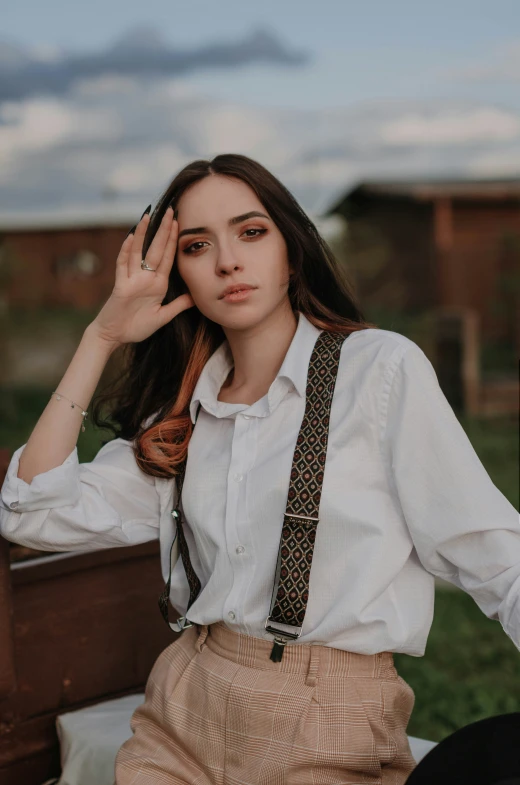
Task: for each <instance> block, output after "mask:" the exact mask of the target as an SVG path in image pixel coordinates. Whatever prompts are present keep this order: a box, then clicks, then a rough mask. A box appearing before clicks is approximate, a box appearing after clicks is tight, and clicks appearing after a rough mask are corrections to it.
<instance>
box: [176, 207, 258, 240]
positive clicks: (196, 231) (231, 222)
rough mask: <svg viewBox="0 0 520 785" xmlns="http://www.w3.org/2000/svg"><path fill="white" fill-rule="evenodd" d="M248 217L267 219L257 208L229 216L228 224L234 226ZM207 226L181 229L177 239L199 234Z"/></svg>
mask: <svg viewBox="0 0 520 785" xmlns="http://www.w3.org/2000/svg"><path fill="white" fill-rule="evenodd" d="M248 218H267V220H269V216H268V215H264V213H259V212H258V210H251V212H249V213H244V214H243V215H237V216H235V218H230V219H229V221H228V224H229V226H234V225H235V224H239V223H241V222H242V221H247V219H248ZM207 231H208V227H207V226H196V227H195V228H193V229H183V230H182V232H179V236H178V238H177V239H179V238H180V237H182V236H183V235H184V234H200V233H202V232H207Z"/></svg>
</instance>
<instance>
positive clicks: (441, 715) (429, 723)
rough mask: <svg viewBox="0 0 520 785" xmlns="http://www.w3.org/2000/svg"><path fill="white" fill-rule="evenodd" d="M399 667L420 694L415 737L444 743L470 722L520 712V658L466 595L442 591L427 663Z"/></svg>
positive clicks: (403, 661) (419, 660)
mask: <svg viewBox="0 0 520 785" xmlns="http://www.w3.org/2000/svg"><path fill="white" fill-rule="evenodd" d="M394 661H395V666H396V668H397V670H398V672H399V674H400V675H401V676H402V677H403V679H404V680H405V681H407V682H408V683H409V684H410V686H411V687H412V688H413V690H414V691H415V706H414V710H413V712H412V716H411V718H410V723H409V725H408V731H407V732H408V733H409V734H410V735H411V736H418V737H420V738H424V739H431V740H433V741H441V739H443V738H444V737H445V736H448V735H449V734H450V733H453V732H454V731H455V730H457V729H458V728H461V727H463V726H464V725H467V724H468V723H470V722H476V721H477V720H480V719H484V718H486V717H491V716H495V715H497V714H507V713H509V712H516V711H520V653H519V652H518V649H517V648H516V647H515V645H514V644H513V642H512V641H511V640H510V638H509V637H508V636H507V635H506V633H505V632H504V630H503V629H502V627H501V625H500V622H498V621H493V620H491V619H488V618H487V617H486V616H485V615H484V614H483V612H482V611H481V610H480V608H479V607H478V605H477V604H476V603H475V602H474V601H473V599H472V598H471V597H470V596H469V595H467V594H465V593H464V592H461V591H450V590H449V589H438V590H437V592H436V596H435V614H434V620H433V624H432V627H431V630H430V635H429V638H428V643H427V646H426V653H425V655H424V657H410V656H408V655H406V654H394Z"/></svg>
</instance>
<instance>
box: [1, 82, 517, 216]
mask: <svg viewBox="0 0 520 785" xmlns="http://www.w3.org/2000/svg"><path fill="white" fill-rule="evenodd" d="M519 150H520V113H515V112H513V111H509V112H505V111H503V110H501V109H498V108H497V107H494V106H492V105H486V104H480V103H476V104H473V103H466V104H464V105H462V104H461V103H460V102H454V101H452V102H443V101H438V102H431V101H419V102H418V101H411V102H407V101H396V102H389V101H381V102H379V103H378V102H372V103H370V104H367V105H361V106H354V107H351V108H345V109H334V110H331V111H327V112H324V111H323V110H316V111H314V110H297V109H294V110H289V109H278V108H269V109H267V108H261V107H255V106H249V105H248V106H244V105H241V104H240V103H239V102H232V101H227V102H226V101H220V100H218V99H216V98H214V97H207V96H205V95H203V94H199V93H198V92H197V87H196V85H194V83H193V82H192V81H190V83H189V84H188V85H187V84H186V83H185V82H183V80H182V79H178V78H171V77H169V78H165V79H152V80H147V81H144V80H143V81H141V80H137V81H135V80H133V79H130V78H128V77H126V76H117V77H115V76H102V77H96V78H93V79H91V80H84V81H82V82H81V83H78V84H77V85H75V86H73V87H71V89H70V91H69V93H68V94H67V96H61V97H57V96H48V97H43V96H38V97H28V98H26V99H23V100H20V101H16V102H14V101H11V102H4V103H3V104H2V103H0V160H1V163H2V165H1V166H0V209H1V210H3V211H6V210H18V211H26V210H37V209H42V206H43V205H45V206H46V207H48V208H51V207H54V208H56V209H59V208H63V209H64V210H65V209H66V208H67V207H68V206H70V205H73V204H75V205H78V206H83V207H84V209H85V211H88V209H90V208H92V207H93V206H94V205H98V206H99V205H103V204H110V205H111V207H113V206H118V205H119V206H120V205H124V204H125V203H128V204H132V205H135V204H138V205H140V204H142V206H143V208H144V207H145V206H146V205H147V204H148V203H149V202H151V201H152V202H153V201H155V200H156V199H157V198H158V197H159V195H160V194H161V192H162V190H163V189H164V188H165V187H166V186H167V185H168V183H169V181H170V180H171V178H172V177H173V176H174V175H175V173H176V172H177V171H179V169H180V168H182V166H184V165H185V164H187V163H188V162H189V161H191V160H193V159H195V158H211V157H213V156H214V155H217V154H218V153H228V152H238V153H243V154H245V155H249V156H251V157H252V158H254V159H256V160H258V161H260V162H261V163H262V164H264V165H265V166H266V167H267V168H269V169H270V170H271V171H272V172H273V173H274V174H275V175H276V176H277V177H279V178H280V179H281V180H282V182H284V183H285V184H286V185H287V187H288V188H289V189H290V190H291V191H292V192H293V193H294V195H295V196H296V198H297V199H298V200H299V201H300V202H301V203H302V205H303V206H304V207H305V209H307V210H309V211H311V212H318V211H320V210H325V209H326V208H327V207H328V206H329V205H330V204H331V203H332V202H333V201H334V200H335V198H336V196H337V195H338V194H340V193H341V192H344V191H345V190H347V189H348V188H349V187H351V186H353V185H354V184H355V183H356V182H358V181H359V180H361V179H363V178H371V179H373V178H400V177H414V176H417V177H426V176H443V177H444V176H453V177H457V176H465V175H467V176H476V175H477V173H479V172H486V173H487V174H488V175H489V176H492V175H493V173H494V171H495V170H494V169H493V167H494V166H495V167H496V172H497V173H498V174H499V175H500V176H507V175H518V174H520V158H519ZM132 209H133V208H132ZM141 211H142V210H141Z"/></svg>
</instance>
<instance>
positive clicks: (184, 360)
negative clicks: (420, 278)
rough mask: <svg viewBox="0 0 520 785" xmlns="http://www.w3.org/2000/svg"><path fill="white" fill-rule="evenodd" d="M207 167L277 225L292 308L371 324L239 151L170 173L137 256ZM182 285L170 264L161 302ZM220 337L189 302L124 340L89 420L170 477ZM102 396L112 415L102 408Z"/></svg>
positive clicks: (339, 324)
mask: <svg viewBox="0 0 520 785" xmlns="http://www.w3.org/2000/svg"><path fill="white" fill-rule="evenodd" d="M213 174H219V175H225V176H227V177H234V178H237V179H239V180H242V181H243V182H244V183H246V184H247V185H249V186H250V188H252V190H253V191H254V192H255V194H256V195H257V197H258V199H259V200H260V202H261V203H262V205H263V206H264V208H265V209H266V210H267V212H268V214H269V216H270V217H271V219H272V220H273V221H274V223H275V224H276V226H277V227H278V229H279V230H280V232H281V233H282V235H283V237H284V239H285V243H286V245H287V253H288V259H289V263H290V264H292V265H293V269H294V275H293V276H292V277H291V279H290V283H289V289H288V296H289V300H290V303H291V307H292V309H293V311H294V312H295V313H297V312H298V311H300V312H302V313H303V314H305V316H306V317H307V318H308V319H309V321H310V322H312V324H314V325H315V326H316V327H317V328H318V329H320V330H330V331H332V332H337V333H341V334H344V335H349V334H350V333H352V332H355V331H356V330H364V329H367V328H372V327H377V325H375V324H372V323H370V322H366V321H365V319H364V317H363V315H362V313H361V310H360V307H359V305H358V303H357V302H356V297H355V295H354V291H353V286H352V284H351V282H350V281H349V279H348V276H347V274H346V271H345V270H344V269H343V268H342V267H341V266H340V265H339V263H338V262H337V260H336V259H335V257H334V254H333V253H332V251H331V249H330V248H329V246H328V245H327V243H326V242H325V241H324V240H323V238H322V237H321V236H320V234H319V232H318V230H317V229H316V227H315V225H314V224H313V223H312V221H311V220H310V219H309V217H308V216H307V215H306V213H305V212H304V211H303V210H302V208H301V207H300V205H299V204H298V202H297V201H296V199H295V198H294V197H293V195H292V194H291V193H290V191H288V190H287V188H285V186H284V185H282V183H281V182H280V181H279V180H278V179H277V178H276V177H274V175H272V174H271V173H270V172H269V171H268V170H267V169H265V167H263V166H262V165H261V164H259V163H258V162H257V161H254V160H252V159H251V158H248V157H247V156H245V155H235V154H225V155H217V156H216V157H215V158H213V160H212V161H205V160H197V161H193V162H192V163H190V164H188V165H187V166H185V167H184V169H182V170H181V171H180V172H179V173H178V174H177V176H176V177H175V178H174V179H173V180H172V182H171V183H170V185H169V186H168V187H167V188H166V190H165V191H164V193H163V194H162V196H161V197H160V198H159V200H158V202H157V204H156V206H155V209H154V210H153V212H152V213H151V217H150V223H149V225H148V229H147V232H146V237H145V240H144V247H143V258H144V256H145V255H146V251H147V250H148V248H149V246H150V244H151V242H152V240H153V237H154V236H155V233H156V231H157V229H158V228H159V225H160V223H161V220H162V217H163V215H164V213H165V212H166V210H167V208H168V206H169V205H172V206H173V207H174V208H175V206H176V204H177V203H178V202H179V199H180V197H181V196H182V194H183V193H184V191H185V190H186V189H187V188H188V187H189V186H191V185H193V184H194V183H196V182H198V181H199V180H202V179H203V178H205V177H209V176H210V175H213ZM187 291H188V289H187V287H186V284H185V283H184V281H183V280H182V278H181V276H180V274H179V271H178V267H177V265H176V264H173V266H172V269H171V273H170V278H169V283H168V289H167V292H166V295H165V297H164V300H163V305H164V304H166V303H169V302H171V301H172V300H174V299H175V298H176V297H178V296H179V295H181V294H184V293H185V292H187ZM225 338H226V336H225V333H224V331H223V329H222V327H221V326H220V325H219V324H217V323H215V322H213V321H211V320H210V319H208V318H207V317H205V316H204V315H203V314H202V313H201V312H200V311H199V310H198V309H197V308H196V307H192V308H188V309H187V310H185V311H182V312H181V313H180V314H179V315H178V316H176V317H175V318H174V319H172V320H171V321H170V322H168V323H167V324H166V325H164V326H163V327H161V328H159V329H158V330H157V331H156V332H155V333H153V334H152V335H151V336H150V337H149V338H147V339H145V340H144V341H141V342H139V343H136V344H127V345H126V346H125V347H124V360H125V361H124V370H123V372H122V374H121V375H120V376H119V377H118V378H117V379H116V380H114V381H113V382H111V383H110V384H109V385H108V388H109V389H108V391H106V392H103V393H100V394H98V395H97V396H96V402H95V404H94V406H93V420H94V422H95V423H96V425H98V426H99V427H102V428H109V429H110V430H112V431H113V433H114V435H115V436H119V437H121V438H123V439H128V440H131V441H133V442H134V452H135V457H136V461H137V463H138V465H139V466H140V468H141V469H142V470H143V471H144V472H146V473H147V474H150V475H153V476H157V477H166V478H169V477H172V476H174V475H175V474H176V473H177V471H178V468H177V467H178V466H179V464H180V463H181V462H182V461H184V460H185V458H186V454H187V450H188V444H189V441H190V437H191V433H192V430H193V427H194V426H193V423H192V421H191V418H190V415H189V404H190V400H191V397H192V395H193V391H194V389H195V385H196V383H197V380H198V378H199V376H200V374H201V372H202V369H203V368H204V365H205V363H206V362H207V360H208V359H209V358H210V357H211V355H212V354H213V353H214V352H215V350H216V349H217V348H218V347H219V346H220V344H221V343H222V342H223V341H224V340H225ZM110 388H112V389H110ZM105 389H106V388H105ZM109 400H110V401H111V402H112V411H111V412H110V415H109V417H110V419H111V420H112V422H110V420H107V419H105V418H104V416H103V415H102V408H103V406H104V405H105V404H106V402H107V401H109Z"/></svg>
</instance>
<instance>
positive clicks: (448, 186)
mask: <svg viewBox="0 0 520 785" xmlns="http://www.w3.org/2000/svg"><path fill="white" fill-rule="evenodd" d="M438 198H450V199H464V200H466V201H467V200H469V201H476V202H477V201H490V200H492V201H509V200H512V199H513V200H520V177H514V178H507V179H492V180H491V179H487V180H475V179H466V180H463V179H457V180H455V179H453V180H449V179H442V180H441V179H416V180H414V179H410V180H363V181H362V182H360V183H358V184H357V185H356V186H355V187H354V188H352V189H351V190H350V191H347V192H346V193H345V194H344V195H343V196H342V197H341V198H339V199H338V200H337V201H336V202H335V203H334V204H333V205H332V207H330V208H329V209H328V210H327V213H326V214H327V215H331V214H334V213H336V212H341V209H342V207H344V206H345V205H346V203H348V202H353V201H357V200H358V199H408V200H410V201H416V202H428V201H432V200H434V199H438Z"/></svg>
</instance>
